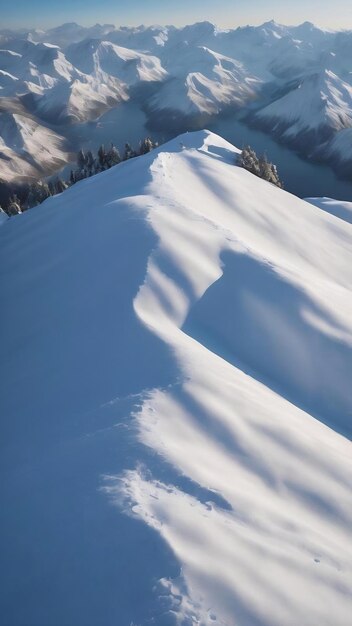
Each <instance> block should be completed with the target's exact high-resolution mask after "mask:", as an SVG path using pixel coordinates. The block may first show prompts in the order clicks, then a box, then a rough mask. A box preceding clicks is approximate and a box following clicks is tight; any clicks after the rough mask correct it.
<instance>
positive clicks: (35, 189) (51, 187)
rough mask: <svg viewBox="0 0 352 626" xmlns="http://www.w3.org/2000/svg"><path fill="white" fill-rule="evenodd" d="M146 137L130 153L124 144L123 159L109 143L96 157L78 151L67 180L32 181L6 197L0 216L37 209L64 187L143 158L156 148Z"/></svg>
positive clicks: (91, 153)
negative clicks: (135, 158)
mask: <svg viewBox="0 0 352 626" xmlns="http://www.w3.org/2000/svg"><path fill="white" fill-rule="evenodd" d="M157 145H158V144H157V143H155V142H154V141H153V140H152V139H151V138H150V137H145V139H143V140H142V141H141V142H140V143H139V148H138V150H134V149H133V148H132V146H131V145H130V144H129V143H126V144H125V148H124V152H123V155H122V156H121V155H120V152H119V150H118V148H116V146H114V144H113V143H111V145H110V147H109V148H108V149H106V148H105V146H104V145H103V144H102V145H101V146H100V147H99V149H98V150H97V153H96V154H95V155H94V154H93V152H92V151H91V150H88V151H87V152H84V151H83V150H82V149H81V150H79V152H78V153H77V160H76V165H77V167H76V168H74V169H72V170H71V172H70V176H69V179H68V180H66V181H65V180H62V178H60V177H56V179H55V180H50V181H48V182H47V181H45V180H36V181H35V182H33V183H31V184H30V185H27V187H26V188H25V190H24V191H23V192H22V194H21V198H19V195H17V194H16V193H14V194H13V195H11V196H10V198H9V200H8V202H7V203H6V204H4V208H3V209H2V207H1V206H0V212H5V213H7V215H9V216H11V215H17V214H18V213H22V212H23V211H27V210H28V209H31V208H32V207H34V206H38V204H41V203H42V202H44V200H46V199H47V198H50V196H55V195H56V194H58V193H62V192H63V191H65V189H67V188H68V187H72V185H74V184H75V183H77V182H78V181H80V180H83V179H84V178H89V177H90V176H94V175H95V174H99V173H100V172H104V171H105V170H108V169H110V168H111V167H113V166H114V165H118V164H119V163H121V162H122V161H127V160H128V159H132V158H134V157H137V156H141V155H143V154H148V152H151V151H152V150H153V149H154V148H156V147H157Z"/></svg>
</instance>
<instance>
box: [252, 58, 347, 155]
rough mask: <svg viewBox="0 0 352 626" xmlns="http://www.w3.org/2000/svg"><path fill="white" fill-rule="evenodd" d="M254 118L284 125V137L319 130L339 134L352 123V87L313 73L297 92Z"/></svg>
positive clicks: (331, 76)
mask: <svg viewBox="0 0 352 626" xmlns="http://www.w3.org/2000/svg"><path fill="white" fill-rule="evenodd" d="M256 117H257V119H263V120H265V119H269V120H270V119H272V120H274V121H276V123H277V124H282V125H283V133H282V134H283V135H284V136H288V135H293V136H294V137H299V135H300V133H307V132H308V131H310V130H320V132H321V137H320V142H321V143H322V142H323V140H324V131H325V130H326V129H328V130H335V131H339V130H341V129H343V128H347V127H349V126H350V125H351V124H352V87H351V86H350V85H349V84H347V83H345V82H344V81H342V80H341V79H340V78H339V77H338V76H336V75H335V74H334V73H333V72H332V71H330V70H325V71H324V72H323V73H322V74H314V75H313V76H311V77H309V78H307V79H306V80H304V81H303V82H302V83H301V84H300V85H299V86H298V87H297V88H296V89H294V90H292V91H290V92H289V93H288V94H286V95H285V96H283V98H281V99H279V100H276V101H275V102H273V103H271V104H269V105H268V106H267V107H265V108H264V109H262V110H261V111H259V112H258V113H257V115H256Z"/></svg>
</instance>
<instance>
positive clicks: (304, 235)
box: [0, 131, 352, 626]
mask: <svg viewBox="0 0 352 626" xmlns="http://www.w3.org/2000/svg"><path fill="white" fill-rule="evenodd" d="M237 153H238V150H237V149H236V148H234V147H233V146H231V145H230V144H228V143H227V142H226V141H224V140H223V139H221V138H220V137H218V136H216V135H213V134H211V133H209V132H207V131H202V132H198V133H190V134H186V135H183V136H180V137H178V138H177V139H175V140H174V141H172V142H170V143H168V144H166V145H165V146H163V147H162V148H160V149H158V150H155V151H153V152H152V153H149V154H148V155H146V156H144V157H139V158H136V159H132V160H130V161H127V162H124V163H122V164H120V165H118V166H116V167H115V168H112V169H110V170H108V171H106V172H104V173H102V174H100V175H97V176H95V177H93V178H90V179H87V180H85V181H82V182H80V183H77V184H76V185H75V186H73V187H72V188H70V189H69V190H67V191H65V192H64V193H63V194H61V195H59V196H56V197H53V198H50V199H49V200H47V201H46V202H44V203H43V204H42V205H40V206H39V207H36V208H34V209H32V210H31V211H30V212H28V213H25V214H23V215H21V216H18V217H13V218H10V219H8V220H7V221H6V222H5V223H4V224H3V225H2V227H1V229H0V257H1V258H0V272H1V278H0V281H1V293H2V297H3V306H2V307H1V309H0V311H1V313H0V315H1V320H0V328H1V329H2V330H3V331H4V330H5V332H3V336H2V339H1V345H2V359H1V362H0V367H1V370H0V381H1V385H2V393H1V415H3V416H4V419H3V420H2V428H3V432H2V433H1V438H0V441H1V442H2V454H1V458H2V463H3V468H4V476H3V480H2V481H1V502H2V507H3V515H2V517H3V522H2V533H1V541H2V542H3V545H2V546H1V554H2V563H3V565H2V570H1V574H2V577H1V588H2V592H3V594H4V596H5V599H6V601H5V603H4V604H3V605H2V608H1V612H2V613H1V620H2V621H3V622H4V623H7V624H12V625H18V624H22V623H23V621H24V616H25V621H27V622H30V623H35V624H38V625H44V624H45V626H53V625H54V624H57V623H58V621H59V623H65V624H68V625H71V624H72V626H73V624H74V625H75V626H79V625H80V624H82V625H83V624H84V625H85V626H86V625H87V624H89V625H93V624H97V623H102V624H104V625H107V626H108V625H111V626H112V625H113V624H114V625H115V624H116V623H119V624H121V626H127V625H129V624H131V623H132V622H133V623H136V624H140V625H141V626H144V625H145V626H147V624H150V623H154V624H156V625H157V626H165V625H166V624H181V625H182V626H188V625H189V624H192V623H199V624H202V625H204V626H210V625H211V624H219V625H221V626H234V625H236V626H248V624H260V625H261V626H292V625H293V624H294V625H296V624H311V625H312V626H331V624H334V626H348V623H349V619H350V615H351V612H352V596H351V586H352V570H351V563H352V552H351V545H352V542H351V527H352V490H351V484H352V461H351V458H352V457H351V444H350V442H349V440H348V438H346V437H345V436H344V435H348V436H349V437H350V435H351V422H350V415H351V395H350V372H351V365H352V350H351V347H352V323H351V319H352V317H351V310H352V298H351V279H352V230H351V225H350V224H348V223H346V222H344V221H343V220H341V219H340V218H337V217H335V216H334V215H330V214H329V213H328V212H326V211H325V210H321V209H320V208H317V207H315V206H313V205H311V204H309V203H308V202H305V201H303V200H299V199H298V198H296V197H295V196H292V195H290V194H288V193H286V192H284V191H282V190H280V189H278V188H276V187H274V186H272V185H270V184H269V183H266V182H264V181H263V180H261V179H259V178H256V177H254V176H252V175H251V174H250V173H249V172H247V171H245V170H244V169H242V168H239V167H236V166H235V159H236V155H237ZM19 242H20V245H19ZM9 259H10V260H11V262H9ZM111 505H113V506H111ZM28 554H30V555H31V559H29V560H27V561H26V563H27V564H26V568H24V567H23V562H24V558H25V557H26V556H27V555H28ZM48 580H49V581H50V592H48ZM18 589H22V590H23V592H22V596H21V603H19V602H18V593H17V592H18ZM87 589H89V594H87ZM136 598H138V602H136Z"/></svg>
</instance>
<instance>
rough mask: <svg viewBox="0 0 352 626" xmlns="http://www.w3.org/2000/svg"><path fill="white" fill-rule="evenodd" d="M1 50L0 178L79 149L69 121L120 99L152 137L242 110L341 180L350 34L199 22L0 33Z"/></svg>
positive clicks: (38, 168)
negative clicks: (139, 112) (134, 109)
mask: <svg viewBox="0 0 352 626" xmlns="http://www.w3.org/2000/svg"><path fill="white" fill-rule="evenodd" d="M0 47H1V50H0V68H1V71H0V158H1V160H0V164H1V173H0V177H1V179H2V180H4V181H11V180H12V181H19V180H23V179H27V180H28V179H30V177H38V176H41V175H44V174H47V173H50V172H52V171H55V170H58V169H60V168H61V167H62V166H63V165H64V164H65V163H67V162H68V161H69V160H70V159H72V154H71V153H72V151H77V149H79V148H80V146H79V145H77V144H76V143H75V142H74V141H72V133H71V130H72V126H73V125H75V126H77V127H79V126H80V125H82V124H84V123H85V122H87V121H89V120H94V119H97V118H98V117H99V116H100V115H101V114H102V113H104V112H105V111H108V110H110V109H112V108H114V107H118V106H119V105H121V104H122V103H126V102H127V103H128V102H130V103H131V104H132V103H134V104H135V103H137V104H138V106H139V107H140V108H142V109H143V111H144V113H145V114H146V116H147V124H148V127H149V129H150V130H151V131H152V130H153V129H157V130H158V131H163V130H166V131H167V132H168V133H174V134H176V133H177V132H180V131H183V130H186V129H192V128H197V127H200V126H204V124H206V123H207V122H208V121H209V120H210V119H212V118H213V117H215V116H219V115H222V114H226V113H227V112H229V111H240V112H241V115H243V116H244V117H245V119H246V123H248V124H250V125H252V126H256V127H259V128H261V129H264V130H266V131H267V132H269V133H270V134H272V135H274V136H275V137H276V138H277V139H278V140H280V141H282V142H284V143H285V144H287V145H289V146H290V147H292V148H293V149H297V150H299V151H300V152H301V153H302V154H303V155H305V156H307V157H312V158H315V159H317V160H319V161H326V162H328V163H330V164H331V165H332V166H333V167H334V168H335V169H336V170H337V171H338V173H340V174H342V175H345V176H349V175H350V174H351V171H352V148H351V145H352V143H351V132H352V131H351V124H352V121H351V120H352V32H350V31H346V32H337V33H336V32H330V31H324V30H321V29H318V28H316V27H315V26H314V25H313V24H310V23H304V24H302V25H300V26H295V27H286V26H283V25H280V24H276V23H275V22H268V23H266V24H263V25H262V26H260V27H251V26H248V27H243V28H238V29H236V30H227V31H224V30H220V29H217V28H216V27H215V26H214V25H213V24H210V23H208V22H204V23H199V24H193V25H191V26H187V27H185V28H181V29H179V28H175V27H173V26H168V27H157V26H155V27H143V26H141V27H138V28H118V29H115V28H114V27H113V26H112V25H103V26H101V25H96V26H94V27H92V28H84V27H81V26H79V25H77V24H74V23H73V24H64V25H62V26H60V27H58V28H54V29H50V30H47V31H38V30H35V31H29V32H9V31H1V32H0ZM126 140H128V137H126ZM40 145H44V146H45V150H44V151H43V150H40V149H39V146H40Z"/></svg>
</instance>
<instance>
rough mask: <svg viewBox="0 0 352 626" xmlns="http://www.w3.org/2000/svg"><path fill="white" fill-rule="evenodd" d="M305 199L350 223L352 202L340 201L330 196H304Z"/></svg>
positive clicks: (351, 221)
mask: <svg viewBox="0 0 352 626" xmlns="http://www.w3.org/2000/svg"><path fill="white" fill-rule="evenodd" d="M306 201H307V202H310V203H311V204H314V205H315V206H317V207H319V208H320V209H323V211H327V213H331V215H335V216H336V217H339V218H340V219H341V220H344V221H345V222H347V223H348V224H352V202H342V201H341V200H333V199H332V198H306Z"/></svg>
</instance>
